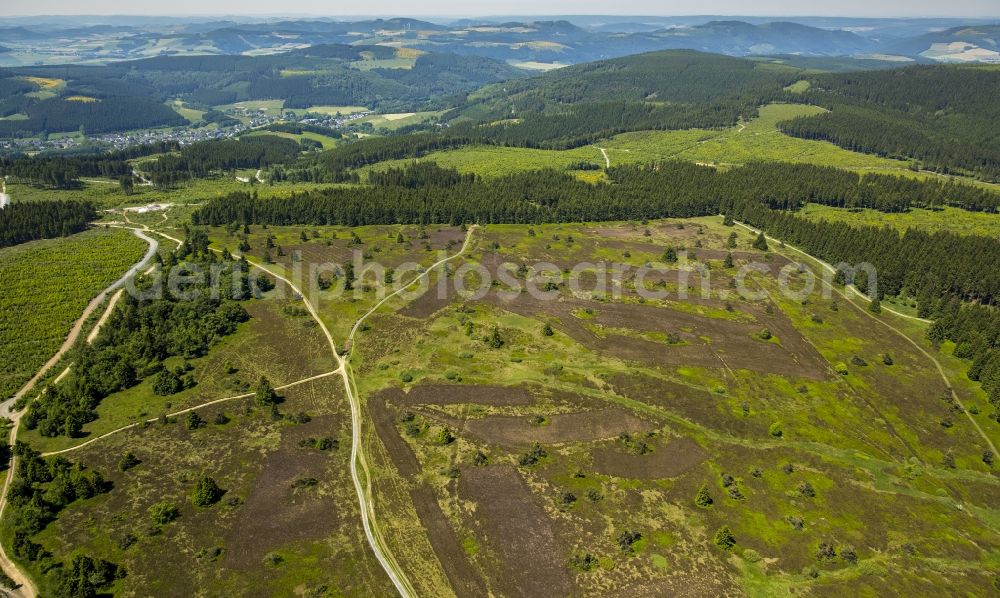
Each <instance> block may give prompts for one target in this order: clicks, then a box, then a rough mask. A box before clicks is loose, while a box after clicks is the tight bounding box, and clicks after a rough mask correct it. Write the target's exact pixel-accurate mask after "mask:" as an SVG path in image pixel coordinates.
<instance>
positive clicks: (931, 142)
mask: <svg viewBox="0 0 1000 598" xmlns="http://www.w3.org/2000/svg"><path fill="white" fill-rule="evenodd" d="M810 84H811V87H810V90H809V91H808V92H807V93H806V94H805V99H807V101H810V102H814V103H816V104H819V105H821V106H824V107H826V108H828V109H830V112H828V113H826V114H821V115H818V116H812V117H808V118H801V119H796V120H794V121H792V122H789V123H786V124H785V125H784V126H783V127H782V129H783V130H784V131H785V132H786V133H789V134H792V135H796V136H799V137H805V138H809V139H824V140H828V141H832V142H834V143H836V144H837V145H840V146H842V147H846V148H849V149H853V150H857V151H863V152H867V153H874V154H879V155H883V156H891V157H896V158H912V159H915V160H919V161H920V162H922V166H923V167H924V168H928V169H933V170H940V171H944V172H948V171H951V170H957V171H960V172H967V173H972V174H975V175H977V176H979V177H981V178H984V179H987V180H997V178H998V177H1000V140H998V138H997V136H996V131H995V123H997V122H1000V105H998V104H997V102H996V101H994V98H996V97H998V96H1000V70H997V69H996V68H993V67H987V66H984V67H972V66H961V67H958V66H952V67H949V66H915V67H909V68H904V69H897V70H893V71H886V72H867V73H849V74H843V75H834V74H827V75H817V76H815V77H811V78H810Z"/></svg>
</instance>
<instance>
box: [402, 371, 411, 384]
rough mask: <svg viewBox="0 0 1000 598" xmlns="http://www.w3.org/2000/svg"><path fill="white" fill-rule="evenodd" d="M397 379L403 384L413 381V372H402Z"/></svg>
mask: <svg viewBox="0 0 1000 598" xmlns="http://www.w3.org/2000/svg"><path fill="white" fill-rule="evenodd" d="M399 379H400V380H402V381H403V383H404V384H409V383H410V382H413V374H411V373H409V372H404V373H403V375H402V376H400V377H399Z"/></svg>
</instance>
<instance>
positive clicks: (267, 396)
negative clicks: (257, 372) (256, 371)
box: [253, 376, 278, 407]
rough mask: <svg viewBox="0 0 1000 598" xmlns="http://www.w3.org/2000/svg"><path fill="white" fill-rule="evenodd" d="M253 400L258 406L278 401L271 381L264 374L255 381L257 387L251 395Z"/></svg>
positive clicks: (265, 405) (268, 405)
mask: <svg viewBox="0 0 1000 598" xmlns="http://www.w3.org/2000/svg"><path fill="white" fill-rule="evenodd" d="M253 399H254V402H255V403H257V406H258V407H270V406H271V405H274V404H275V403H277V402H278V395H277V393H275V392H274V387H272V386H271V382H270V381H268V379H267V378H265V377H264V376H261V377H260V380H258V381H257V389H256V390H255V391H254V395H253Z"/></svg>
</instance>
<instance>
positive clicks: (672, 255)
mask: <svg viewBox="0 0 1000 598" xmlns="http://www.w3.org/2000/svg"><path fill="white" fill-rule="evenodd" d="M663 261H665V262H667V263H668V264H673V263H675V262H677V250H676V249H674V248H673V247H667V250H666V251H664V252H663Z"/></svg>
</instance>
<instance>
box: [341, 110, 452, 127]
mask: <svg viewBox="0 0 1000 598" xmlns="http://www.w3.org/2000/svg"><path fill="white" fill-rule="evenodd" d="M442 114H444V112H443V111H437V112H399V113H394V114H372V115H369V116H366V117H364V118H362V119H360V121H359V122H363V123H365V122H368V123H371V124H372V126H374V127H375V128H377V129H386V130H389V131H395V130H396V129H399V128H401V127H407V126H409V125H416V124H419V123H422V122H426V121H428V120H430V119H431V118H434V117H437V116H440V115H442Z"/></svg>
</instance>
